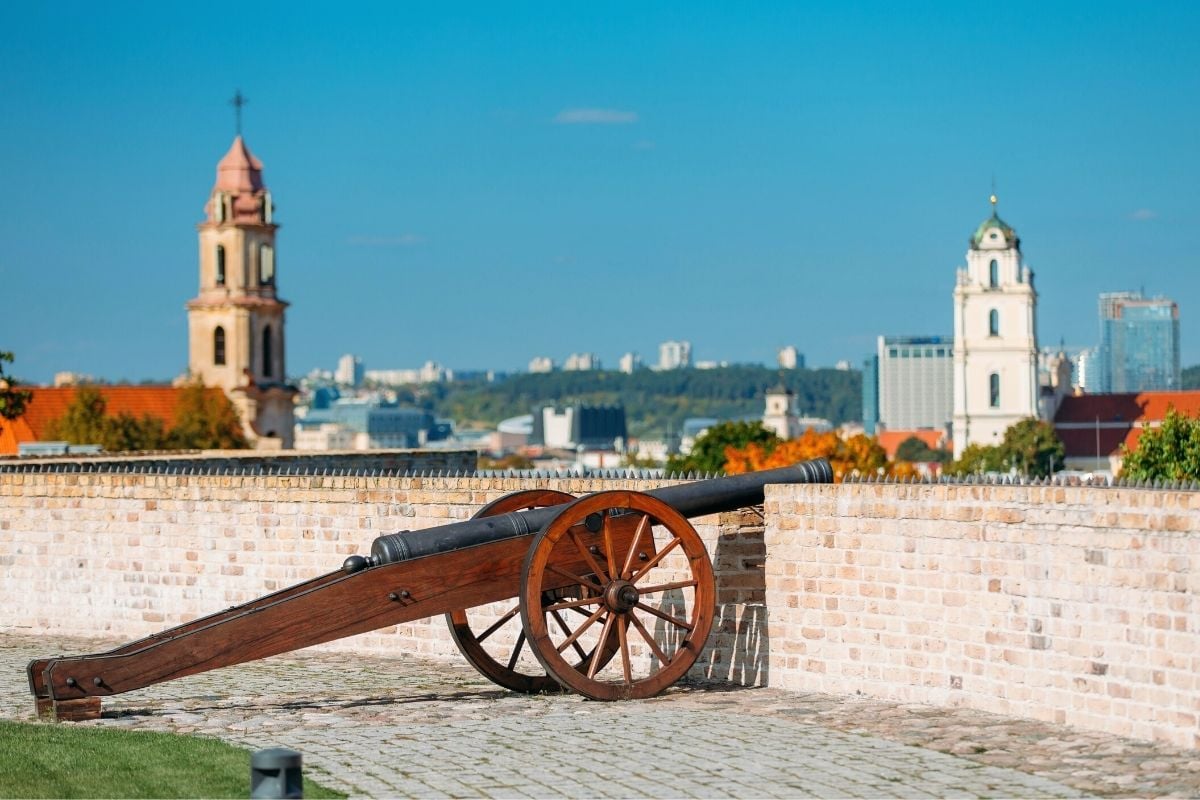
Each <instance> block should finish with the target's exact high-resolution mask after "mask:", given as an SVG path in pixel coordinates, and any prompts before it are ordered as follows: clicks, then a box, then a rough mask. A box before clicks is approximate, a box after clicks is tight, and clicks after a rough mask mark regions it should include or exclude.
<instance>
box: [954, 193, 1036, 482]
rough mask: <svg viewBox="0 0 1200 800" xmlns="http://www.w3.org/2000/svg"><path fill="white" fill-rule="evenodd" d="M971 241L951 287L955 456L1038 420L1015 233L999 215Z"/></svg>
mask: <svg viewBox="0 0 1200 800" xmlns="http://www.w3.org/2000/svg"><path fill="white" fill-rule="evenodd" d="M991 203H992V215H991V216H990V217H989V218H988V219H985V220H984V221H983V222H982V223H980V225H979V227H978V228H976V230H975V233H974V234H973V235H972V236H971V243H970V249H969V250H967V266H966V267H965V268H960V269H959V270H958V281H957V285H956V286H955V287H954V422H953V425H954V432H953V436H954V457H955V458H958V457H959V456H961V455H962V452H963V450H965V449H966V447H967V445H971V444H979V445H997V444H1000V442H1001V441H1002V440H1003V438H1004V432H1005V431H1006V430H1008V428H1009V427H1010V426H1011V425H1013V424H1015V423H1017V422H1020V421H1021V420H1023V419H1026V418H1028V417H1037V416H1038V381H1037V353H1038V345H1037V324H1036V320H1037V292H1036V291H1035V290H1034V288H1033V271H1032V270H1031V269H1029V267H1027V266H1025V264H1024V263H1023V262H1022V260H1021V240H1020V239H1019V238H1018V237H1017V232H1016V231H1015V230H1013V229H1012V227H1010V226H1009V225H1008V224H1006V223H1005V222H1004V221H1003V220H1002V219H1000V217H999V215H998V214H997V213H996V196H995V195H992V197H991Z"/></svg>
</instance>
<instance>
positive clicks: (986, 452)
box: [945, 444, 1004, 476]
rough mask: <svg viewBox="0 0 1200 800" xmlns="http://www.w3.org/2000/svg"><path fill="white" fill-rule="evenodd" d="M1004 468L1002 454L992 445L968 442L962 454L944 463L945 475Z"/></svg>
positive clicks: (977, 472)
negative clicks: (956, 458)
mask: <svg viewBox="0 0 1200 800" xmlns="http://www.w3.org/2000/svg"><path fill="white" fill-rule="evenodd" d="M1002 469H1004V455H1003V454H1002V453H1001V452H1000V448H999V447H997V446H994V445H984V444H969V445H967V446H966V448H964V449H963V452H962V455H961V456H959V457H958V460H957V461H954V462H952V463H950V464H947V465H946V469H945V473H946V474H947V475H964V476H965V475H979V474H982V473H984V472H1000V471H1001V470H1002Z"/></svg>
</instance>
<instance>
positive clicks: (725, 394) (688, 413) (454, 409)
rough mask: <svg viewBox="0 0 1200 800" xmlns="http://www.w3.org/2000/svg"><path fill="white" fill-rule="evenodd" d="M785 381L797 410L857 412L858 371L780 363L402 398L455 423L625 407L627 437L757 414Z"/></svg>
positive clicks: (551, 379) (428, 391) (841, 416)
mask: <svg viewBox="0 0 1200 800" xmlns="http://www.w3.org/2000/svg"><path fill="white" fill-rule="evenodd" d="M781 381H782V382H783V384H784V385H785V386H787V387H788V388H789V389H791V390H792V391H793V392H795V393H796V405H797V408H798V409H799V411H800V413H802V414H804V415H808V416H815V417H824V418H827V419H829V420H830V421H832V422H833V423H834V424H835V425H838V424H841V423H843V422H847V421H852V420H858V419H861V417H862V373H860V372H857V371H852V370H844V371H843V370H834V369H816V370H809V369H798V370H778V369H770V368H767V367H762V366H749V365H746V366H742V365H739V366H731V367H723V368H720V369H678V370H665V371H662V372H656V371H652V370H639V371H637V372H634V373H632V374H625V373H621V372H614V371H606V370H593V371H586V372H585V371H580V372H549V373H523V374H519V375H514V376H512V377H510V378H507V379H505V380H503V381H499V382H496V383H487V382H484V381H478V382H455V383H449V384H428V385H425V386H422V387H414V388H412V389H411V390H409V393H408V395H407V396H406V397H403V398H402V399H405V400H409V401H412V402H413V403H414V404H416V405H419V406H422V407H424V408H427V409H429V410H431V411H433V412H434V413H435V414H437V415H438V416H441V417H448V418H450V419H453V420H455V421H456V422H457V423H458V425H459V426H473V425H474V426H489V427H490V426H494V425H495V424H496V423H498V422H500V421H501V420H503V419H506V418H508V417H514V416H517V415H519V414H528V413H530V412H531V411H532V410H533V409H534V408H537V407H540V406H543V405H550V404H560V405H561V404H565V403H573V402H580V403H589V404H593V405H599V404H613V403H620V404H622V405H624V406H625V417H626V419H627V420H628V421H629V423H628V424H629V433H630V435H631V436H640V437H646V436H661V435H663V434H665V433H666V432H667V431H672V432H678V431H679V430H680V428H681V426H682V424H683V421H684V420H685V419H687V418H689V417H715V418H718V419H740V418H746V417H760V416H761V415H762V412H763V403H764V395H765V392H766V390H767V389H768V388H770V387H772V386H775V385H777V384H779V383H780V382H781Z"/></svg>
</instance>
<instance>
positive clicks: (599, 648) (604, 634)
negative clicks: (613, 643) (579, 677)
mask: <svg viewBox="0 0 1200 800" xmlns="http://www.w3.org/2000/svg"><path fill="white" fill-rule="evenodd" d="M601 610H602V611H603V610H604V609H603V607H602V608H601ZM615 618H616V614H609V615H608V616H607V617H605V618H604V628H603V629H602V630H601V631H600V641H599V642H598V643H597V644H596V651H595V652H594V653H592V663H591V664H589V665H588V671H587V676H588V677H589V678H594V677H596V670H598V669H600V659H601V658H602V657H603V655H604V648H605V647H606V646H607V645H608V637H609V635H610V634H611V633H612V627H613V619H615Z"/></svg>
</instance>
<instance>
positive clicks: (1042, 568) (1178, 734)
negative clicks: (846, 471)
mask: <svg viewBox="0 0 1200 800" xmlns="http://www.w3.org/2000/svg"><path fill="white" fill-rule="evenodd" d="M765 508H766V520H767V530H766V552H767V560H766V587H767V590H766V602H767V606H768V607H769V608H770V625H769V630H770V639H771V651H770V659H769V670H770V683H771V685H773V686H779V687H783V688H786V689H792V690H803V691H820V692H835V693H855V692H862V693H864V694H868V695H872V696H876V697H883V698H890V699H897V700H905V701H913V702H921V703H933V704H941V705H951V706H970V707H974V708H979V709H983V710H987V711H995V712H1000V713H1005V714H1014V715H1019V716H1028V717H1034V718H1038V719H1045V720H1051V721H1054V722H1060V723H1067V724H1070V725H1075V726H1079V727H1083V728H1090V729H1096V730H1104V731H1108V732H1111V733H1116V734H1120V735H1127V736H1133V737H1136V738H1144V739H1159V740H1164V741H1169V742H1172V743H1174V744H1177V745H1181V746H1186V747H1197V746H1200V735H1198V733H1200V728H1198V727H1197V721H1198V715H1200V601H1198V600H1197V596H1198V594H1200V493H1195V492H1178V491H1164V490H1147V489H1108V488H1089V487H1063V486H967V485H932V486H931V485H869V484H868V485H840V486H777V487H768V492H767V502H766V506H765Z"/></svg>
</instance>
